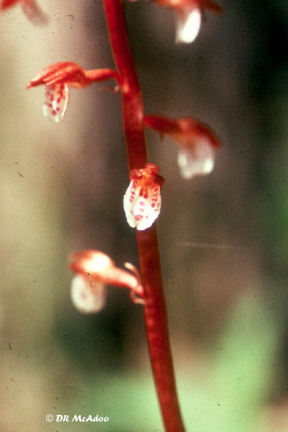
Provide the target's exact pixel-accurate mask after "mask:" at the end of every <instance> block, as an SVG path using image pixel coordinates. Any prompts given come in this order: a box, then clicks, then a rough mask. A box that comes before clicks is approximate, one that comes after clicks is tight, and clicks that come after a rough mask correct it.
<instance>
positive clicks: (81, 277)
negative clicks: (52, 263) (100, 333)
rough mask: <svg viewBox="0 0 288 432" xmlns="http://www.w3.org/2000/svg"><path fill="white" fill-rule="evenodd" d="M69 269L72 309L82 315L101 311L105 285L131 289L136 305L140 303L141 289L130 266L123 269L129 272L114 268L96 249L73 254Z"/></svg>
mask: <svg viewBox="0 0 288 432" xmlns="http://www.w3.org/2000/svg"><path fill="white" fill-rule="evenodd" d="M69 261H70V269H71V270H72V271H73V272H74V273H75V277H74V279H73V280H72V284H71V298H72V303H73V304H74V306H75V307H76V308H77V309H78V310H80V312H83V313H94V312H98V311H99V310H101V309H102V308H103V307H104V305H105V300H106V285H113V286H117V287H121V288H128V289H130V290H131V298H132V300H133V301H134V302H135V303H143V300H142V299H143V297H144V294H143V288H142V285H141V282H140V276H139V273H138V271H137V269H136V268H135V267H134V266H133V265H132V264H130V263H125V264H124V265H125V267H126V268H127V269H129V270H130V271H131V272H132V273H130V272H127V271H125V270H122V269H120V268H118V267H116V266H115V264H114V262H113V261H112V260H111V258H109V256H108V255H106V254H104V253H102V252H99V251H97V250H84V251H80V252H76V253H72V254H71V255H70V257H69Z"/></svg>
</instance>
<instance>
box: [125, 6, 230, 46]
mask: <svg viewBox="0 0 288 432" xmlns="http://www.w3.org/2000/svg"><path fill="white" fill-rule="evenodd" d="M130 1H136V0H130ZM153 1H154V3H156V4H158V5H159V6H163V7H168V8H171V9H173V10H174V12H175V22H176V42H177V43H179V42H183V43H191V42H193V41H194V40H195V39H196V37H197V36H198V33H199V30H200V26H201V21H202V18H203V14H204V11H205V10H206V9H207V10H211V11H213V12H217V13H220V12H221V10H222V9H221V7H220V6H218V5H217V4H216V3H214V2H213V1H211V0H153Z"/></svg>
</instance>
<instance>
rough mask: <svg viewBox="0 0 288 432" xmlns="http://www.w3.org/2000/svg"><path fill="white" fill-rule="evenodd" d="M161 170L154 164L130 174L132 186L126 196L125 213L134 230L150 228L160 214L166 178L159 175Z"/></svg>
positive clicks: (124, 202)
mask: <svg viewBox="0 0 288 432" xmlns="http://www.w3.org/2000/svg"><path fill="white" fill-rule="evenodd" d="M158 171H159V168H158V166H157V165H154V164H152V163H147V164H145V168H142V169H134V170H132V171H131V173H130V184H129V187H128V189H127V191H126V193H125V195H124V200H123V204H124V211H125V214H126V218H127V222H128V224H129V225H130V226H131V227H132V228H136V229H137V230H140V231H142V230H145V229H147V228H149V227H150V226H151V225H152V224H153V222H154V221H155V220H156V219H157V217H158V216H159V214H160V208H161V195H160V190H161V188H162V185H163V183H164V181H165V180H164V178H163V177H161V176H159V175H158Z"/></svg>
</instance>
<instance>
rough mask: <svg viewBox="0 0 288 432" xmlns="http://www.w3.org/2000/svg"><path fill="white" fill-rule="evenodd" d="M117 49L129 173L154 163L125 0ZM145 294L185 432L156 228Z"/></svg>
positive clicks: (113, 15)
mask: <svg viewBox="0 0 288 432" xmlns="http://www.w3.org/2000/svg"><path fill="white" fill-rule="evenodd" d="M103 2H104V8H105V12H106V20H107V25H108V32H109V36H110V43H111V48H112V52H113V56H114V61H115V63H116V67H117V72H118V75H119V82H120V85H121V90H122V115H123V127H124V134H125V139H126V149H127V157H128V167H129V170H132V169H140V168H143V167H144V165H145V163H147V162H148V158H147V150H146V141H145V135H144V124H143V117H144V115H143V101H142V93H141V88H140V84H139V80H138V77H137V73H136V69H135V66H134V60H133V57H132V53H131V50H130V46H129V42H128V38H127V32H126V25H125V19H124V11H123V5H122V1H121V0H103ZM136 236H137V245H138V255H139V265H140V271H141V279H142V284H143V287H144V293H145V300H146V301H145V307H144V313H145V325H146V334H147V339H148V346H149V352H150V358H151V363H152V369H153V374H154V380H155V385H156V389H157V394H158V398H159V403H160V408H161V412H162V418H163V422H164V425H165V429H166V432H184V426H183V422H182V419H181V413H180V408H179V404H178V399H177V390H176V384H175V378H174V370H173V363H172V356H171V349H170V342H169V334H168V325H167V312H166V305H165V297H164V290H163V283H162V276H161V264H160V255H159V247H158V236H157V228H156V224H153V226H152V227H151V228H148V229H147V230H145V231H136Z"/></svg>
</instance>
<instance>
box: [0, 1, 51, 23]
mask: <svg viewBox="0 0 288 432" xmlns="http://www.w3.org/2000/svg"><path fill="white" fill-rule="evenodd" d="M17 3H19V4H20V5H21V6H22V10H23V12H24V13H25V14H26V15H27V17H28V19H29V20H30V21H32V22H33V23H35V24H42V25H43V24H46V23H47V21H48V20H47V17H46V16H45V14H44V13H43V12H42V11H41V9H40V8H39V7H38V5H37V3H36V2H35V0H2V1H1V4H0V9H1V10H2V11H5V10H7V9H9V8H10V7H13V6H15V5H16V4H17Z"/></svg>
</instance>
